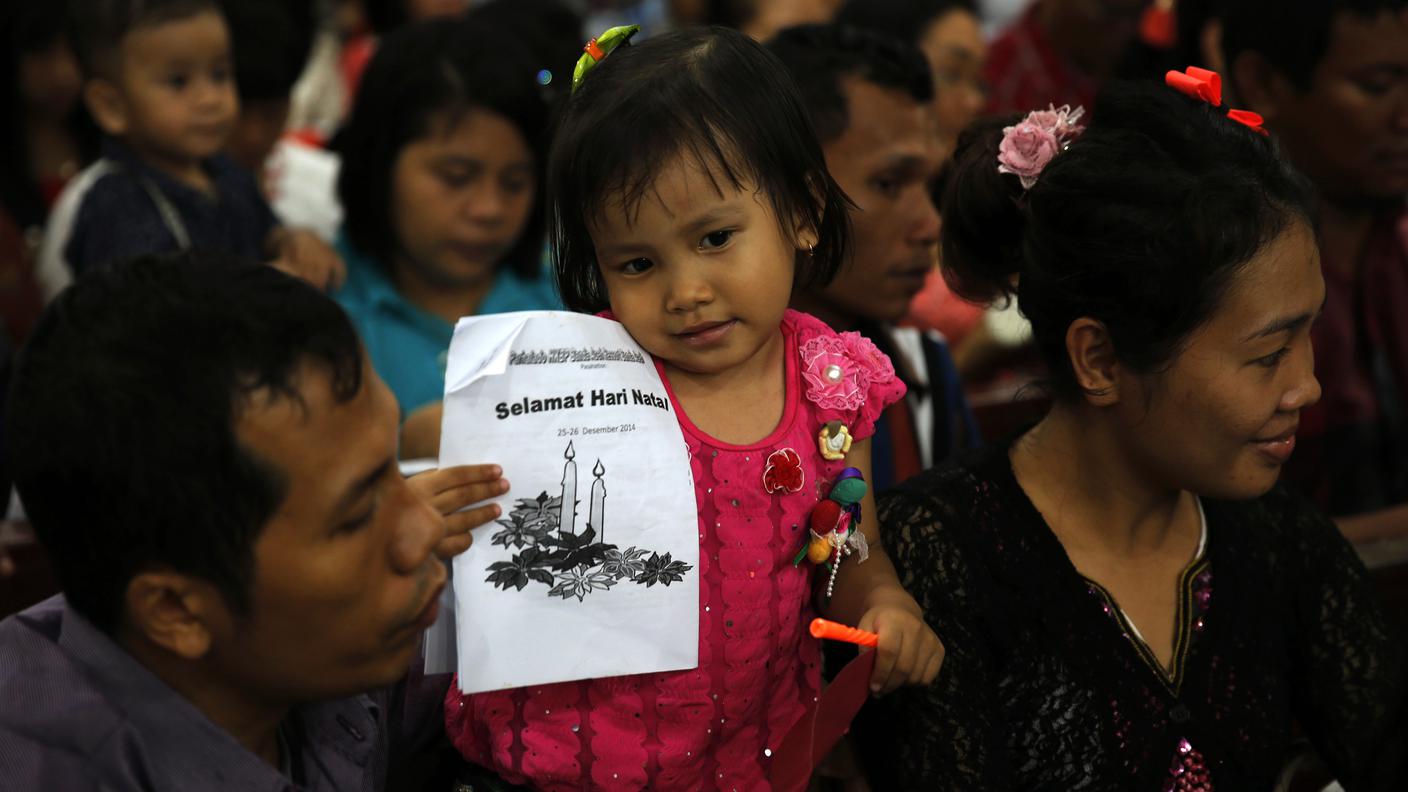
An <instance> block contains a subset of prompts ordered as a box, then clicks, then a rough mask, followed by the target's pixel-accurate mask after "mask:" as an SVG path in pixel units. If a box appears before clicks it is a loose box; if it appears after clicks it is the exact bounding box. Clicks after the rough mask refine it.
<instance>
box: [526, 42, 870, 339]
mask: <svg viewBox="0 0 1408 792" xmlns="http://www.w3.org/2000/svg"><path fill="white" fill-rule="evenodd" d="M679 156H684V157H690V158H692V159H694V160H695V161H696V162H698V163H699V164H700V165H702V166H704V167H705V168H707V169H708V171H709V172H710V174H711V175H712V178H713V179H714V181H715V183H716V185H718V186H720V187H721V188H722V187H723V186H726V185H731V186H732V187H734V188H736V189H741V188H742V187H743V186H744V185H745V184H746V185H748V186H750V187H751V188H753V189H757V190H759V191H761V192H762V194H763V195H766V196H767V197H768V200H769V201H770V202H771V204H772V209H773V212H774V214H775V215H776V216H777V220H778V223H779V224H781V225H782V226H783V231H784V233H785V234H786V235H788V236H791V235H792V234H793V233H795V232H794V229H795V228H796V226H797V225H807V226H809V227H811V228H814V229H816V233H817V243H816V246H815V247H814V248H813V251H812V255H810V256H806V255H803V256H800V257H799V267H800V269H799V272H798V277H797V282H798V285H799V287H804V288H805V287H813V286H822V285H825V284H826V283H828V282H830V280H831V278H832V277H833V276H834V275H835V273H836V269H837V268H838V267H839V266H840V265H841V262H843V261H845V260H846V253H847V248H848V245H849V240H850V221H849V216H848V214H847V209H848V207H849V201H848V200H847V199H846V196H845V193H843V192H841V188H840V187H838V186H837V185H836V182H835V180H833V179H832V178H831V174H830V173H829V172H827V170H826V159H825V156H824V155H823V154H822V150H821V144H820V143H819V142H817V137H816V132H815V131H814V130H813V128H812V123H811V121H810V120H809V116H808V113H807V109H806V108H805V107H804V106H803V105H802V101H801V97H800V96H799V95H798V92H797V87H796V86H795V85H793V83H792V79H791V77H789V76H788V74H787V70H786V69H785V68H784V67H783V65H782V64H781V63H780V62H779V61H778V60H777V58H775V57H774V56H773V55H771V54H770V53H769V52H768V51H767V50H765V49H763V47H762V46H761V45H759V44H758V43H757V42H755V41H753V40H752V39H750V38H748V37H747V36H744V35H743V34H742V33H739V32H738V31H735V30H730V29H728V28H719V27H714V28H692V29H687V30H681V31H676V32H673V33H667V34H665V35H662V36H658V37H655V38H651V39H648V40H646V41H645V42H643V43H641V44H638V45H635V46H629V47H621V48H619V49H617V50H616V51H615V52H613V53H612V54H611V55H610V56H609V57H607V59H606V60H605V61H603V62H602V63H601V64H600V65H598V66H597V67H596V68H595V69H593V70H592V71H591V72H590V73H589V74H588V75H587V77H586V79H585V80H583V81H582V85H581V87H580V88H579V89H578V91H577V93H576V94H575V95H574V96H573V97H572V98H571V99H570V100H569V101H568V103H567V105H566V108H565V111H564V113H563V117H562V120H561V124H560V126H559V128H558V130H557V134H556V138H555V140H554V141H553V147H552V156H551V157H550V159H549V163H548V193H549V195H551V196H552V204H551V208H550V212H551V225H552V233H553V241H554V243H555V244H554V245H553V263H554V265H555V267H556V270H557V285H558V291H559V292H560V293H561V294H562V299H563V301H564V302H565V303H566V305H567V306H568V307H569V308H571V309H573V310H578V311H599V310H602V309H604V308H605V307H606V306H607V295H606V288H605V285H604V284H603V283H602V280H601V272H600V270H599V268H598V266H597V260H596V252H595V249H594V247H593V245H592V238H591V232H590V229H591V226H592V225H593V223H594V222H595V221H596V220H597V219H598V218H600V217H601V216H602V212H603V211H604V209H605V208H606V207H607V206H608V205H617V204H618V202H619V206H620V207H621V208H623V209H624V210H625V211H626V213H627V214H628V215H630V214H632V213H633V212H634V210H635V208H636V206H638V205H639V203H640V201H641V200H642V199H644V198H645V197H646V194H647V193H648V192H650V190H651V189H652V186H653V184H654V182H655V179H656V177H657V176H658V175H659V173H660V171H661V170H662V169H664V168H666V167H668V166H669V164H670V163H671V161H672V160H673V159H674V158H675V157H679Z"/></svg>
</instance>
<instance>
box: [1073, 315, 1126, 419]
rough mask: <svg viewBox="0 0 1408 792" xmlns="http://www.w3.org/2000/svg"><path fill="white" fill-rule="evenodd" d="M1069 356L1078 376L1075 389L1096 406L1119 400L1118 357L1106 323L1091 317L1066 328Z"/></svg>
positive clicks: (1119, 367) (1110, 403)
mask: <svg viewBox="0 0 1408 792" xmlns="http://www.w3.org/2000/svg"><path fill="white" fill-rule="evenodd" d="M1066 354H1067V355H1068V356H1069V357H1070V361H1071V370H1072V371H1073V372H1074V373H1075V378H1076V386H1077V387H1079V388H1080V389H1081V392H1082V393H1083V394H1085V400H1086V401H1087V402H1089V403H1090V404H1091V405H1092V406H1094V407H1108V406H1110V405H1113V404H1116V403H1118V402H1119V400H1120V374H1121V373H1122V372H1121V370H1120V369H1121V366H1120V361H1119V358H1118V357H1117V356H1116V355H1115V344H1114V342H1113V341H1112V340H1111V339H1110V333H1109V331H1107V330H1106V329H1105V325H1104V323H1102V322H1100V321H1098V320H1095V319H1091V318H1090V317H1088V316H1082V317H1081V318H1079V319H1077V320H1075V321H1074V322H1071V326H1070V327H1068V328H1066Z"/></svg>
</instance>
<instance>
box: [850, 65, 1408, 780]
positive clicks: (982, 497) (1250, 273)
mask: <svg viewBox="0 0 1408 792" xmlns="http://www.w3.org/2000/svg"><path fill="white" fill-rule="evenodd" d="M1190 82H1192V83H1194V85H1193V87H1192V88H1191V89H1190V90H1193V91H1196V90H1197V85H1198V84H1203V85H1205V86H1206V87H1208V88H1210V87H1211V86H1210V85H1209V84H1208V83H1207V82H1206V80H1204V81H1203V82H1201V83H1200V81H1199V80H1197V79H1194V80H1191V81H1190ZM1207 93H1209V94H1210V93H1212V92H1211V91H1210V90H1209V91H1207ZM1236 115H1237V114H1233V116H1232V117H1230V116H1229V112H1228V109H1227V108H1225V107H1217V106H1215V105H1214V104H1211V103H1208V102H1206V101H1199V100H1195V99H1191V98H1187V97H1185V96H1183V95H1180V93H1179V92H1177V91H1175V90H1173V89H1172V88H1167V87H1156V86H1152V85H1151V86H1147V87H1125V88H1117V89H1115V90H1114V91H1112V92H1111V93H1109V94H1107V95H1106V96H1105V97H1103V98H1102V100H1101V104H1100V105H1099V107H1098V108H1097V109H1096V112H1095V115H1094V118H1093V119H1091V121H1090V125H1089V127H1088V128H1087V129H1085V130H1084V132H1083V133H1081V132H1079V131H1078V130H1077V129H1076V128H1075V127H1074V125H1073V123H1072V122H1073V121H1078V120H1083V119H1072V118H1071V117H1070V115H1064V116H1063V115H1061V114H1060V113H1059V112H1057V113H1045V114H1033V115H1032V116H1028V117H1027V118H1026V119H1024V120H1023V122H1021V123H1017V124H1015V125H1014V126H1013V127H1012V128H1010V129H1009V130H1007V131H1004V129H1003V128H1002V125H1001V124H989V125H987V126H983V127H979V128H973V129H970V131H969V133H968V134H967V135H966V137H965V139H964V140H963V141H961V145H960V149H959V152H958V160H959V162H958V166H957V170H956V172H955V176H954V180H953V182H952V184H951V186H950V189H949V192H948V194H947V196H946V199H945V206H944V212H943V216H944V265H945V268H946V275H947V276H948V278H949V280H950V282H951V284H952V285H953V286H954V287H956V289H957V290H958V291H959V292H960V293H962V294H964V295H966V296H970V297H978V298H983V297H991V296H993V295H995V294H999V293H1002V292H1007V293H1011V294H1014V295H1015V297H1016V299H1017V300H1018V303H1019V306H1020V308H1021V310H1022V311H1023V313H1024V314H1025V315H1026V316H1027V317H1029V318H1030V319H1031V322H1032V325H1033V329H1034V333H1035V339H1036V343H1037V344H1038V345H1039V347H1040V349H1041V350H1042V352H1043V353H1044V356H1045V357H1046V359H1047V361H1048V363H1049V364H1050V371H1051V375H1050V376H1051V378H1050V387H1051V389H1052V392H1053V396H1054V404H1053V407H1052V409H1051V411H1050V413H1049V414H1048V415H1047V417H1046V418H1045V419H1043V420H1042V421H1041V422H1040V423H1039V424H1037V425H1036V426H1035V427H1034V428H1032V429H1030V430H1029V431H1027V432H1025V433H1024V434H1022V435H1021V436H1019V437H1017V438H1015V439H1014V440H1011V441H1009V442H1008V443H1005V444H1000V445H997V446H994V447H992V448H990V449H988V450H986V451H983V452H979V453H977V454H976V455H973V456H970V457H968V458H967V459H966V460H960V461H959V462H958V463H957V464H956V465H955V466H950V467H948V468H945V469H941V470H938V471H933V472H930V473H927V474H924V475H922V476H920V477H918V478H916V479H913V480H911V481H909V482H908V483H907V484H906V485H904V486H903V487H901V488H900V489H899V490H898V491H896V492H894V493H893V494H892V495H891V496H890V497H888V498H886V499H883V500H882V502H881V503H880V506H879V510H880V519H881V522H882V526H883V534H884V537H885V542H886V545H887V548H888V552H889V553H890V555H891V557H892V558H893V559H894V560H895V564H896V566H897V568H898V569H899V571H900V574H901V576H902V579H903V580H904V583H905V585H906V586H907V587H908V588H909V590H910V591H911V592H912V593H913V594H914V596H915V597H916V598H917V599H918V601H919V603H920V604H921V605H922V606H924V608H925V609H926V612H927V616H928V618H929V620H930V624H931V625H932V626H933V627H934V629H935V630H936V631H937V632H938V634H939V635H940V636H942V637H943V640H944V643H945V646H946V647H947V649H948V656H947V658H946V660H945V663H944V667H943V671H942V672H941V673H940V675H939V678H938V680H937V681H936V682H935V683H934V685H932V686H931V687H929V688H927V689H911V690H910V691H908V692H897V693H895V694H892V695H891V696H889V697H887V698H885V699H882V700H880V701H879V702H878V706H877V709H878V712H877V711H872V712H871V713H870V715H871V716H877V715H878V716H879V717H871V718H870V719H869V720H868V722H867V723H864V724H862V725H861V726H860V727H858V728H857V729H856V734H857V735H858V737H859V738H860V739H861V740H862V741H863V742H865V743H867V745H866V752H867V764H868V765H869V767H870V769H871V770H872V771H873V772H874V775H875V776H876V777H877V778H876V783H875V787H876V788H877V789H883V790H892V789H901V790H1060V792H1069V790H1151V791H1154V792H1157V791H1158V790H1184V789H1190V790H1217V791H1218V792H1260V791H1263V790H1270V789H1272V787H1273V786H1274V784H1275V783H1276V779H1277V777H1278V775H1279V773H1280V771H1281V769H1282V768H1283V766H1284V765H1285V764H1286V762H1287V760H1288V759H1289V758H1290V756H1291V755H1292V753H1293V751H1294V741H1295V738H1296V734H1297V733H1298V732H1299V733H1301V734H1304V735H1305V736H1306V737H1308V738H1309V740H1310V742H1311V743H1312V744H1313V746H1314V748H1315V749H1316V750H1317V751H1318V752H1319V753H1320V754H1321V756H1322V757H1323V758H1324V759H1325V760H1326V761H1327V763H1328V764H1329V766H1330V767H1331V768H1332V769H1333V770H1334V771H1335V772H1336V774H1337V775H1338V777H1339V779H1340V781H1341V783H1342V784H1343V785H1344V788H1345V789H1346V790H1349V792H1356V790H1396V791H1398V792H1401V791H1402V790H1408V727H1405V717H1408V711H1406V710H1405V696H1408V661H1405V650H1404V645H1403V644H1402V643H1401V642H1400V641H1399V639H1398V636H1396V635H1394V634H1393V633H1392V631H1391V629H1390V627H1389V625H1388V624H1387V623H1386V621H1385V618H1384V614H1383V613H1382V611H1381V609H1380V607H1379V605H1378V603H1377V601H1376V599H1375V595H1374V592H1373V591H1372V590H1371V588H1370V585H1369V581H1368V579H1367V575H1366V573H1365V570H1364V568H1363V566H1362V565H1361V564H1360V562H1359V560H1358V559H1357V557H1356V555H1355V553H1354V551H1353V550H1352V549H1351V548H1350V546H1349V545H1348V544H1347V543H1346V542H1345V540H1344V539H1343V538H1342V537H1341V536H1340V535H1339V534H1338V533H1337V532H1336V530H1335V528H1334V526H1333V525H1332V524H1331V523H1330V522H1329V521H1328V520H1326V519H1325V518H1324V517H1322V516H1321V515H1319V514H1317V513H1316V512H1315V511H1313V510H1312V509H1311V508H1310V507H1309V506H1307V505H1306V504H1305V503H1303V502H1302V501H1300V500H1298V499H1296V498H1295V497H1293V496H1291V495H1289V494H1287V493H1286V492H1284V491H1282V490H1280V489H1278V488H1276V487H1275V483H1276V478H1277V475H1278V473H1279V471H1280V467H1281V465H1282V464H1283V463H1284V462H1285V461H1286V459H1287V458H1288V457H1289V456H1290V454H1291V452H1292V450H1293V448H1294V445H1295V442H1294V432H1295V430H1296V428H1297V423H1298V418H1299V413H1300V411H1301V410H1302V409H1303V408H1305V407H1306V406H1307V405H1309V404H1312V403H1313V402H1315V401H1316V400H1317V399H1318V398H1319V394H1320V389H1319V385H1318V384H1317V383H1316V381H1315V379H1314V376H1313V374H1312V353H1311V348H1310V339H1309V334H1308V331H1309V324H1310V322H1311V321H1313V319H1314V317H1315V315H1316V314H1317V313H1318V311H1319V309H1320V306H1321V304H1322V301H1323V299H1324V294H1325V289H1324V283H1323V281H1322V279H1321V276H1320V269H1319V259H1318V255H1317V253H1316V245H1315V242H1314V237H1313V233H1312V230H1311V224H1310V220H1309V217H1310V216H1311V215H1310V211H1309V198H1308V196H1307V193H1306V189H1305V187H1304V186H1303V182H1302V181H1301V179H1300V178H1299V177H1298V176H1296V175H1295V174H1294V173H1293V172H1292V171H1291V170H1290V169H1289V168H1288V167H1287V166H1286V165H1284V164H1283V163H1282V162H1281V160H1280V159H1279V158H1278V156H1277V153H1276V149H1275V146H1274V144H1273V143H1272V142H1271V140H1270V139H1269V138H1267V137H1265V136H1264V135H1263V134H1261V133H1260V132H1258V131H1257V130H1256V129H1254V128H1249V126H1248V125H1249V124H1255V123H1256V121H1257V119H1246V118H1245V117H1243V119H1244V120H1243V121H1238V120H1236V117H1235V116H1236ZM1009 123H1011V120H1010V119H1009ZM999 165H1000V166H1001V168H1000V169H999ZM1013 284H1015V287H1014V286H1013Z"/></svg>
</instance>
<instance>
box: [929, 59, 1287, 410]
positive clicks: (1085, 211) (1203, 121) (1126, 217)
mask: <svg viewBox="0 0 1408 792" xmlns="http://www.w3.org/2000/svg"><path fill="white" fill-rule="evenodd" d="M1226 112H1227V111H1226V109H1225V108H1224V109H1218V108H1213V107H1211V106H1210V105H1208V104H1206V103H1202V102H1197V101H1194V100H1192V99H1188V98H1187V97H1184V96H1183V95H1181V94H1179V93H1177V92H1176V91H1174V90H1173V89H1171V88H1166V87H1163V86H1155V85H1153V84H1141V85H1129V84H1123V85H1121V84H1116V85H1114V86H1111V88H1110V89H1108V90H1107V91H1106V92H1104V93H1103V94H1102V95H1101V97H1100V99H1099V100H1098V102H1097V103H1096V107H1095V113H1094V117H1093V118H1092V119H1090V125H1089V128H1088V129H1086V130H1085V132H1084V134H1082V135H1081V136H1080V137H1079V138H1077V139H1076V140H1075V141H1074V142H1072V143H1071V144H1070V147H1069V148H1068V149H1067V150H1066V151H1064V152H1062V153H1060V154H1057V155H1056V157H1055V158H1054V159H1053V160H1052V161H1051V163H1050V164H1049V165H1047V166H1046V168H1045V170H1043V171H1042V173H1041V176H1040V178H1039V179H1038V180H1037V182H1036V184H1035V185H1033V186H1032V188H1031V189H1030V190H1026V191H1023V189H1022V187H1021V184H1020V183H1019V181H1018V179H1017V177H1016V176H1014V175H1010V174H1001V173H999V172H998V170H997V164H998V163H997V152H998V145H999V143H1000V142H1001V139H1002V134H1003V133H1002V129H1003V127H1004V126H1007V125H1010V124H1013V123H1015V122H1016V121H1017V117H1008V118H1004V119H989V120H985V121H980V122H977V123H975V124H974V125H973V126H971V127H969V128H968V129H967V130H966V131H965V132H964V134H963V135H962V136H960V138H959V141H958V150H957V153H956V155H955V156H956V159H957V165H956V168H955V170H954V173H953V176H952V181H951V182H950V183H949V185H948V189H947V190H946V192H945V194H944V201H943V218H944V232H943V258H942V264H943V272H944V277H945V279H946V280H947V281H948V283H949V285H950V286H951V287H952V288H953V289H954V291H956V292H957V293H958V294H960V295H962V296H964V297H967V298H969V299H974V300H980V301H981V300H987V299H992V298H994V297H997V296H1000V295H1003V294H1010V295H1014V296H1015V297H1016V299H1017V303H1018V307H1019V308H1020V309H1021V311H1022V313H1023V314H1024V315H1025V316H1026V317H1027V318H1028V319H1030V320H1031V323H1032V329H1033V333H1034V336H1035V339H1036V344H1037V346H1038V348H1039V349H1040V351H1041V353H1042V356H1043V357H1044V358H1045V360H1046V362H1047V364H1048V365H1049V367H1050V370H1051V386H1052V390H1053V391H1054V393H1055V395H1057V396H1058V397H1060V396H1070V395H1073V394H1075V393H1076V392H1078V388H1077V387H1076V382H1075V377H1074V374H1073V372H1072V369H1071V365H1070V360H1069V358H1068V356H1067V352H1066V330H1067V328H1068V327H1070V324H1071V322H1073V321H1075V320H1076V319H1078V318H1080V317H1090V318H1093V319H1096V320H1098V321H1100V322H1101V323H1103V324H1104V325H1105V328H1106V330H1107V331H1108V332H1109V334H1110V337H1111V339H1112V340H1113V343H1114V346H1115V350H1116V353H1117V354H1118V355H1119V358H1120V360H1121V361H1122V362H1124V363H1125V364H1126V365H1128V366H1130V367H1131V368H1132V369H1134V370H1135V371H1139V372H1157V371H1159V370H1161V369H1162V368H1163V367H1164V366H1165V365H1166V364H1168V363H1169V362H1170V361H1171V360H1172V359H1173V357H1174V356H1175V355H1176V354H1177V353H1178V351H1179V350H1180V349H1181V348H1182V344H1183V342H1184V341H1185V340H1186V339H1187V337H1188V336H1189V334H1190V333H1191V332H1192V331H1193V330H1194V329H1196V328H1197V327H1198V326H1199V325H1201V324H1202V323H1203V322H1204V321H1206V320H1207V319H1208V317H1209V316H1210V315H1211V314H1212V313H1213V311H1214V310H1216V308H1217V306H1218V304H1219V301H1220V299H1221V298H1222V296H1223V295H1224V293H1225V292H1226V291H1227V289H1228V287H1229V285H1230V284H1231V282H1232V279H1233V277H1234V276H1235V275H1236V274H1237V273H1238V272H1239V271H1240V270H1241V268H1242V267H1243V265H1245V264H1246V263H1247V261H1248V260H1249V259H1251V258H1252V257H1253V256H1254V255H1255V254H1256V253H1257V252H1258V251H1259V250H1261V249H1262V248H1263V247H1264V246H1265V245H1266V244H1267V243H1268V242H1270V241H1271V240H1272V239H1274V238H1275V237H1277V236H1278V235H1279V234H1281V233H1282V232H1283V231H1284V230H1286V229H1287V228H1288V227H1290V226H1291V225H1292V224H1293V223H1297V222H1303V223H1307V224H1309V223H1310V221H1311V220H1310V219H1311V217H1312V212H1313V207H1312V197H1311V195H1312V193H1311V190H1310V187H1309V186H1308V184H1307V182H1306V181H1305V180H1304V178H1303V177H1301V176H1300V175H1299V174H1298V173H1297V172H1296V171H1295V170H1293V169H1292V168H1291V166H1290V165H1289V164H1287V163H1286V162H1285V161H1284V160H1283V159H1282V158H1281V157H1280V155H1279V152H1278V151H1277V148H1276V146H1275V144H1274V143H1273V142H1272V141H1271V140H1270V139H1269V138H1267V137H1265V136H1263V135H1260V134H1257V133H1256V132H1253V131H1252V130H1250V129H1248V128H1247V127H1245V126H1243V125H1242V124H1239V123H1237V122H1235V121H1231V120H1229V119H1228V118H1227V117H1226ZM1014 276H1015V277H1014Z"/></svg>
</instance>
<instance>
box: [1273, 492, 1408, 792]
mask: <svg viewBox="0 0 1408 792" xmlns="http://www.w3.org/2000/svg"><path fill="white" fill-rule="evenodd" d="M1288 499H1289V498H1288ZM1292 502H1293V504H1294V507H1296V508H1295V511H1294V512H1292V513H1288V514H1287V515H1286V516H1285V519H1286V520H1287V521H1291V522H1294V523H1296V524H1297V525H1296V528H1297V530H1296V534H1297V535H1298V538H1299V544H1300V546H1299V547H1297V548H1295V549H1294V550H1293V552H1294V553H1295V556H1294V558H1295V559H1296V560H1297V561H1298V564H1295V565H1294V566H1296V567H1298V570H1297V572H1298V576H1299V580H1298V581H1296V583H1295V585H1294V589H1293V590H1294V591H1295V595H1294V608H1295V613H1294V616H1293V618H1294V625H1293V634H1292V652H1293V657H1292V669H1291V671H1292V685H1293V690H1298V691H1302V695H1296V696H1295V708H1296V716H1297V718H1298V720H1299V721H1300V722H1301V725H1302V727H1303V728H1304V729H1305V731H1306V733H1307V734H1308V735H1309V736H1310V738H1311V741H1312V742H1313V743H1314V745H1315V747H1316V749H1317V750H1318V751H1319V752H1320V755H1321V756H1322V757H1323V758H1324V759H1325V761H1326V762H1327V763H1328V764H1329V765H1330V767H1331V768H1332V769H1333V770H1334V771H1335V772H1336V774H1337V776H1338V777H1339V780H1340V783H1341V784H1342V785H1343V786H1344V788H1345V790H1346V791H1347V792H1358V791H1359V790H1390V789H1392V790H1403V789H1408V657H1405V650H1404V643H1403V641H1402V636H1400V635H1398V634H1397V631H1396V630H1394V629H1393V628H1391V626H1390V625H1389V623H1388V621H1387V619H1386V618H1385V615H1384V612H1383V609H1382V608H1381V607H1380V605H1379V601H1378V597H1377V596H1376V594H1375V592H1374V590H1373V587H1372V584H1371V581H1370V580H1369V576H1368V572H1367V571H1366V570H1365V569H1364V565H1363V564H1362V563H1361V562H1360V560H1359V557H1358V555H1357V554H1356V553H1355V552H1354V549H1353V548H1352V547H1351V546H1350V545H1349V543H1348V542H1347V541H1345V539H1344V537H1343V536H1341V535H1340V533H1339V531H1338V530H1337V529H1336V528H1335V526H1334V525H1333V524H1332V523H1331V522H1330V521H1329V520H1328V519H1326V518H1324V517H1322V516H1320V515H1319V514H1318V513H1317V512H1315V511H1314V510H1313V509H1312V508H1311V507H1310V506H1309V505H1302V504H1301V503H1299V501H1294V500H1293V501H1292Z"/></svg>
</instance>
